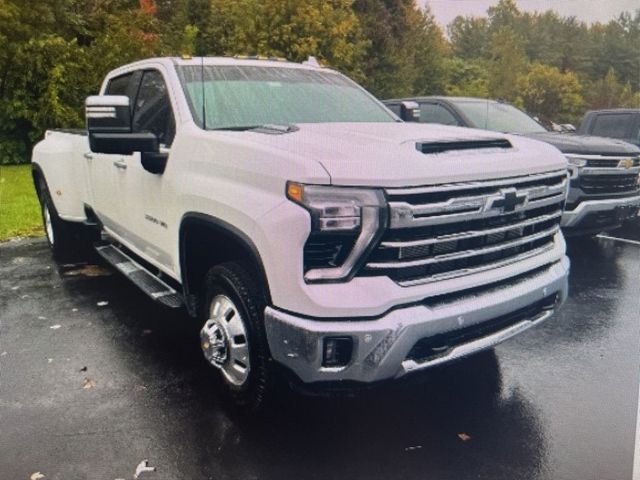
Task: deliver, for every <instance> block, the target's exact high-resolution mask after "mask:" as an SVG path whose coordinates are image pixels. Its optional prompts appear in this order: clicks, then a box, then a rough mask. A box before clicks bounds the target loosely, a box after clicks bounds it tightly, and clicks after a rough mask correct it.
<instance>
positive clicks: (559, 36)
mask: <svg viewBox="0 0 640 480" xmlns="http://www.w3.org/2000/svg"><path fill="white" fill-rule="evenodd" d="M639 45H640V10H638V11H636V12H623V13H621V14H620V15H619V17H618V18H617V19H615V20H612V21H610V22H608V23H606V24H603V23H595V24H592V25H587V24H585V23H583V22H580V21H578V20H577V19H576V18H575V17H562V16H559V15H558V14H556V13H555V12H553V11H547V12H543V13H527V12H522V11H520V10H519V9H518V7H517V5H516V3H515V1H514V0H499V1H497V2H496V4H495V5H494V6H492V7H491V8H489V9H488V11H487V14H486V15H485V16H483V17H462V16H460V17H457V18H455V19H454V20H453V21H452V22H451V23H450V24H449V25H448V26H447V27H446V33H445V31H443V29H442V28H440V26H439V25H438V24H437V23H436V21H435V19H434V17H433V15H432V13H431V12H430V11H429V9H428V8H427V9H421V8H419V7H418V6H417V5H416V2H415V0H305V1H301V0H39V1H38V2H32V1H29V0H0V164H2V163H18V162H24V161H27V160H28V157H29V153H30V149H31V148H32V146H33V144H34V143H35V142H36V141H38V140H39V138H41V136H42V134H43V132H44V130H45V129H47V128H52V127H81V126H82V125H83V102H84V98H85V97H86V96H88V95H90V94H94V93H95V92H97V91H98V89H99V87H100V83H101V81H102V79H103V77H104V75H105V74H106V73H107V72H108V71H109V70H111V69H113V68H115V67H117V66H120V65H122V64H124V63H128V62H131V61H134V60H137V59H140V58H146V57H150V56H165V55H181V54H190V55H236V54H247V55H256V54H258V55H265V56H274V57H284V58H287V59H289V60H292V61H302V60H304V59H306V58H307V57H308V56H309V55H314V56H315V57H317V58H318V59H319V60H320V61H321V62H322V63H323V64H325V65H328V66H331V67H333V68H336V69H338V70H340V71H342V72H344V73H346V74H347V75H349V76H350V77H352V78H353V79H355V80H357V81H359V82H360V83H362V84H363V85H364V86H365V87H366V88H367V89H369V90H370V91H371V92H372V93H373V94H374V95H376V96H378V97H379V98H389V97H400V96H408V95H430V94H446V95H460V96H479V97H487V98H500V99H504V100H506V101H510V102H513V103H514V104H516V105H518V106H520V107H522V108H524V109H526V110H527V111H528V112H529V113H531V114H533V115H537V116H539V117H541V118H544V119H550V120H553V121H556V122H574V123H575V122H577V121H579V119H580V117H581V115H582V114H583V113H584V112H585V111H586V110H587V109H590V108H602V107H618V106H634V107H640V50H639V48H638V46H639Z"/></svg>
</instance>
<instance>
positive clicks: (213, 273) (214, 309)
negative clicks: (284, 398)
mask: <svg viewBox="0 0 640 480" xmlns="http://www.w3.org/2000/svg"><path fill="white" fill-rule="evenodd" d="M265 306H266V300H265V295H264V290H263V288H261V286H260V285H259V283H258V282H256V281H255V275H252V270H251V268H250V267H248V266H247V265H245V264H243V263H240V262H228V263H224V264H221V265H218V266H215V267H213V268H211V269H210V270H209V271H208V273H207V275H206V278H205V295H204V302H203V305H202V311H201V312H200V319H201V322H202V323H201V325H202V328H201V330H200V340H201V343H200V346H201V348H202V351H203V354H204V356H205V359H206V360H207V361H208V362H209V363H210V364H211V365H212V366H213V367H215V368H216V369H217V370H218V372H219V373H220V378H221V383H222V384H223V385H224V389H225V393H226V395H227V397H228V399H229V400H231V403H232V404H233V405H234V406H235V407H237V408H238V409H240V410H242V411H245V412H249V413H257V412H259V411H260V410H262V409H263V408H264V407H265V406H266V404H267V403H268V401H269V400H270V398H271V396H272V392H273V390H274V385H273V383H274V374H273V366H272V361H271V355H270V353H269V347H268V344H267V340H266V334H265V330H264V309H265Z"/></svg>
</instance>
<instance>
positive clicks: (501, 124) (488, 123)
mask: <svg viewBox="0 0 640 480" xmlns="http://www.w3.org/2000/svg"><path fill="white" fill-rule="evenodd" d="M453 103H454V104H455V105H456V107H458V109H459V110H460V111H462V113H463V114H464V115H465V116H466V117H467V118H468V119H469V121H470V122H471V123H472V124H473V125H472V126H474V127H476V128H482V129H484V130H493V131H495V132H504V133H523V134H526V133H538V132H546V131H547V130H546V129H545V128H544V127H543V126H542V125H540V124H539V123H538V122H536V121H535V120H534V119H533V118H531V117H530V116H529V115H527V114H526V113H524V112H523V111H521V110H518V109H517V108H515V107H513V106H512V105H507V104H504V103H497V102H489V101H477V100H469V101H466V100H457V101H454V102H453Z"/></svg>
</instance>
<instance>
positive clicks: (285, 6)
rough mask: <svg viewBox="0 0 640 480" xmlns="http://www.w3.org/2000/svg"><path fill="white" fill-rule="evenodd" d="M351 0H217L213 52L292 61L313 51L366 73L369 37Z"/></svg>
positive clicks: (208, 42)
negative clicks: (362, 68)
mask: <svg viewBox="0 0 640 480" xmlns="http://www.w3.org/2000/svg"><path fill="white" fill-rule="evenodd" d="M351 4H352V1H351V0H331V1H326V0H308V1H305V2H299V1H296V0H267V1H265V0H237V1H234V2H228V1H227V0H212V1H211V10H210V14H209V20H208V23H207V27H206V31H205V33H204V42H203V43H204V46H205V48H206V49H207V54H214V55H236V54H248V55H264V56H267V57H282V58H286V59H288V60H292V61H298V62H299V61H303V60H306V59H307V58H308V57H309V56H310V55H313V56H315V57H317V58H318V60H319V61H321V62H323V63H326V64H328V65H331V66H332V67H334V68H337V69H339V70H342V71H345V72H347V73H350V74H351V75H352V76H355V77H356V78H357V77H359V76H360V69H359V63H360V61H361V60H362V57H363V55H364V51H365V47H366V41H365V39H364V38H363V36H362V32H361V30H360V25H359V23H358V19H357V17H356V16H355V14H354V12H353V10H352V9H351Z"/></svg>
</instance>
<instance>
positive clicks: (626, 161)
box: [618, 158, 633, 168]
mask: <svg viewBox="0 0 640 480" xmlns="http://www.w3.org/2000/svg"><path fill="white" fill-rule="evenodd" d="M631 167H633V158H623V159H622V160H620V161H619V162H618V168H631Z"/></svg>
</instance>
